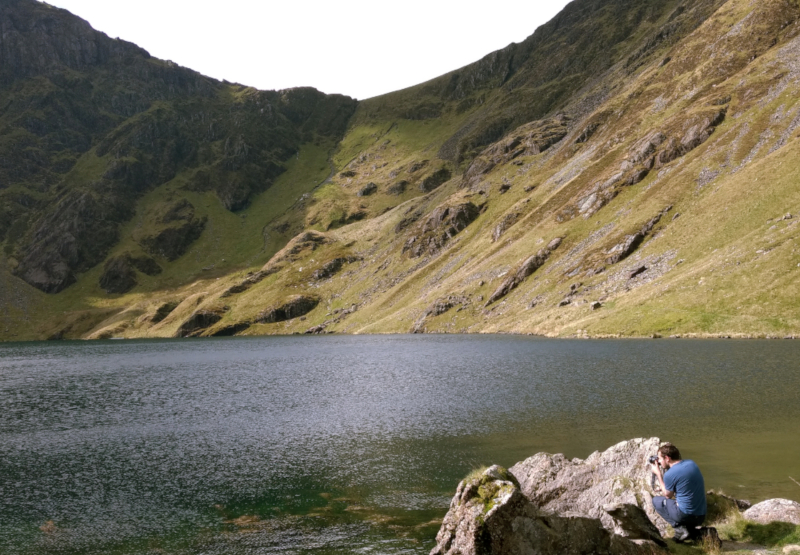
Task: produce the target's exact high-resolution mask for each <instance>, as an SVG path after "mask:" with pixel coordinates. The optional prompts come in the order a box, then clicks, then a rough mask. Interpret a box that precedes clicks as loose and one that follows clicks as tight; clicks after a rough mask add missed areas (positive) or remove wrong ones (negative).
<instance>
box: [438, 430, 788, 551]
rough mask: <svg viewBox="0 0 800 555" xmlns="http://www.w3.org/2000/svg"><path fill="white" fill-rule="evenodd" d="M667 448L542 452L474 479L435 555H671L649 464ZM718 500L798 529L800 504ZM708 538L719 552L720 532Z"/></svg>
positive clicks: (456, 503)
mask: <svg viewBox="0 0 800 555" xmlns="http://www.w3.org/2000/svg"><path fill="white" fill-rule="evenodd" d="M661 443H662V442H661V440H660V439H659V438H655V437H653V438H648V439H642V438H638V439H632V440H628V441H623V442H621V443H618V444H617V445H614V446H613V447H610V448H609V449H607V450H606V451H603V452H602V453H601V452H595V453H593V454H592V455H590V456H589V457H588V458H586V459H585V460H581V459H572V460H569V459H567V458H565V457H564V455H561V454H556V455H551V454H548V453H538V454H536V455H534V456H532V457H530V458H528V459H526V460H524V461H522V462H519V463H517V464H515V465H514V466H512V467H511V468H509V469H507V470H506V469H504V468H502V467H499V466H496V465H495V466H492V467H490V468H488V469H486V470H484V471H483V472H479V473H473V474H472V475H470V476H469V477H467V478H465V479H464V480H462V482H461V483H460V484H459V485H458V489H457V491H456V494H455V496H454V497H453V499H452V501H451V503H450V508H449V510H448V512H447V515H446V516H445V518H444V520H443V522H442V526H441V528H440V529H439V533H438V534H437V536H436V547H434V548H433V550H432V551H431V555H512V554H514V555H516V554H520V555H521V554H543V555H550V554H553V555H555V554H556V553H572V554H587V555H588V554H590V553H604V554H608V555H628V554H630V555H636V554H643V555H644V554H648V555H653V554H660V553H668V552H669V542H668V541H667V539H668V538H670V537H671V535H672V528H671V527H670V526H669V524H667V522H666V521H664V520H663V519H662V518H661V517H660V516H659V515H658V514H657V513H656V512H655V511H654V510H653V508H652V502H651V501H652V498H653V496H654V495H658V494H660V492H659V491H658V489H657V487H658V486H657V483H656V482H655V481H654V480H652V473H651V472H650V470H649V467H648V464H647V459H648V457H649V456H651V455H653V454H654V453H656V452H657V450H658V447H659V446H660V445H661ZM720 501H723V502H724V503H725V504H726V506H730V507H734V508H738V510H739V511H744V512H743V517H744V518H747V519H748V520H752V521H754V522H758V523H760V524H768V523H770V522H789V523H792V524H795V525H800V503H797V502H795V501H790V500H786V499H770V500H767V501H764V502H762V503H759V504H757V505H755V506H752V507H750V503H749V502H747V501H742V500H736V499H733V498H729V497H726V496H723V495H721V494H714V493H712V492H709V504H710V505H712V504H718V503H719V502H720ZM709 517H710V515H709ZM712 530H713V529H712ZM707 538H708V539H707V541H706V543H708V544H709V545H711V548H712V550H716V552H718V551H719V549H720V547H721V542H720V541H719V539H718V537H717V536H716V531H713V532H707ZM789 547H793V546H787V548H789ZM798 550H799V551H800V547H798Z"/></svg>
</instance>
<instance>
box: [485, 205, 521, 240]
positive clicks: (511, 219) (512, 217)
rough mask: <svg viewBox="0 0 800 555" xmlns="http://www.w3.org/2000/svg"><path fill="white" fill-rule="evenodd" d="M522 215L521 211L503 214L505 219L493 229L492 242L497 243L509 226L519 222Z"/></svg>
mask: <svg viewBox="0 0 800 555" xmlns="http://www.w3.org/2000/svg"><path fill="white" fill-rule="evenodd" d="M521 215H522V214H520V213H519V212H510V213H508V214H506V215H505V216H503V219H502V220H500V222H499V223H498V224H497V225H496V226H495V227H494V229H493V230H492V243H496V242H497V241H498V240H499V239H500V237H502V235H503V233H505V232H506V230H507V229H508V228H510V227H511V226H513V225H514V224H515V223H517V222H518V221H519V218H520V216H521Z"/></svg>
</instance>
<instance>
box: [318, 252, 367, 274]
mask: <svg viewBox="0 0 800 555" xmlns="http://www.w3.org/2000/svg"><path fill="white" fill-rule="evenodd" d="M356 260H358V259H357V258H356V257H353V256H347V257H345V256H340V257H338V258H334V259H333V260H330V261H328V262H326V263H325V264H323V265H322V266H321V267H320V268H318V269H317V270H315V271H314V273H313V274H312V275H313V276H314V279H328V278H329V277H333V276H334V275H336V274H337V273H339V271H341V269H342V268H343V267H344V265H345V264H349V263H351V262H355V261H356Z"/></svg>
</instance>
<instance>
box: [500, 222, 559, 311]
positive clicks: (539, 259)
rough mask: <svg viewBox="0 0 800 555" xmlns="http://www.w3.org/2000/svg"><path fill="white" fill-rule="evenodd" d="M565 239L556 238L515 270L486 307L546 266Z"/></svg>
mask: <svg viewBox="0 0 800 555" xmlns="http://www.w3.org/2000/svg"><path fill="white" fill-rule="evenodd" d="M562 240H563V239H562V238H561V237H556V238H555V239H553V240H552V241H550V243H549V244H548V245H547V247H546V248H544V249H541V250H539V252H537V253H536V254H534V255H533V256H531V257H529V258H527V259H526V260H525V261H524V262H523V263H522V264H521V265H520V267H519V268H517V269H516V270H514V272H512V273H511V275H510V276H508V277H507V278H506V279H505V280H503V283H501V284H500V286H499V287H498V288H497V289H495V292H494V293H492V296H491V297H489V300H488V301H487V302H486V306H488V305H490V304H492V303H494V302H497V301H499V300H500V299H502V298H503V297H505V296H506V295H508V294H509V293H510V292H511V291H513V290H514V289H516V287H517V286H518V285H519V284H520V283H522V282H523V281H525V279H526V278H528V277H529V276H530V275H531V274H533V273H534V272H535V271H536V270H538V269H539V268H541V267H542V266H544V264H545V262H547V259H548V258H550V254H551V253H552V252H553V251H554V250H556V249H557V248H558V247H559V245H561V241H562Z"/></svg>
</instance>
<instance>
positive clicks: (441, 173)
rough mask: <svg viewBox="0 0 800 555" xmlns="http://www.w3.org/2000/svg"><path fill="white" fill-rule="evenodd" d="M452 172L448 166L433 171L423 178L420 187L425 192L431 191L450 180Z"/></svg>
mask: <svg viewBox="0 0 800 555" xmlns="http://www.w3.org/2000/svg"><path fill="white" fill-rule="evenodd" d="M452 175H453V174H452V173H450V170H448V169H447V168H441V169H438V170H436V171H435V172H433V173H432V174H431V175H429V176H428V177H426V178H425V179H423V180H422V183H421V184H420V186H419V188H420V190H421V191H422V192H423V193H430V192H431V191H433V190H434V189H436V188H438V187H439V186H440V185H442V184H443V183H445V182H446V181H449V180H450V178H451V177H452Z"/></svg>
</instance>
